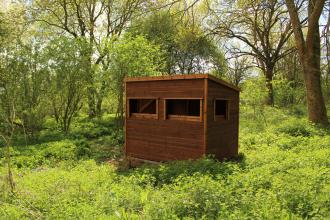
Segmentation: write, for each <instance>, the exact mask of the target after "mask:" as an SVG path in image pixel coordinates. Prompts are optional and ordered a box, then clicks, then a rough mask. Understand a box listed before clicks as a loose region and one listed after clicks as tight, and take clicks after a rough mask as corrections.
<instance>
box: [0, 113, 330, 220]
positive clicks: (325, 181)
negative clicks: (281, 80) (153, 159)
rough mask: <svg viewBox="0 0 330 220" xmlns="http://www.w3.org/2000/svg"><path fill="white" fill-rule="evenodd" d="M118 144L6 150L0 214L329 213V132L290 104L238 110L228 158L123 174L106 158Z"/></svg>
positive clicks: (117, 140) (85, 140) (81, 140)
mask: <svg viewBox="0 0 330 220" xmlns="http://www.w3.org/2000/svg"><path fill="white" fill-rule="evenodd" d="M91 127H92V126H91ZM78 130H79V129H78ZM76 132H78V131H76ZM78 133H79V132H78ZM81 133H83V132H81ZM87 133H89V132H87ZM121 144H122V132H118V133H116V131H114V130H112V129H109V130H106V134H102V135H96V136H93V137H86V135H76V139H72V138H67V139H63V140H57V141H55V140H52V141H49V142H44V143H40V144H36V145H29V146H27V147H26V146H25V147H24V146H20V147H13V148H12V154H13V155H12V157H13V158H12V159H13V165H14V171H13V172H14V180H15V185H16V189H15V193H14V194H11V193H9V191H8V186H7V184H6V181H5V168H4V167H2V168H1V169H0V170H1V171H0V172H1V175H0V176H1V178H2V179H1V180H0V219H31V218H32V219H34V218H40V219H78V218H79V219H329V218H330V184H329V183H330V135H329V131H328V130H327V129H323V128H318V127H316V126H314V125H311V124H309V123H308V122H307V120H306V119H305V118H303V117H302V116H300V115H299V114H297V113H296V112H295V110H292V109H291V110H281V109H276V108H271V109H265V110H264V112H263V114H262V115H256V114H255V113H254V112H253V111H252V110H251V109H244V108H242V110H241V121H240V155H239V157H238V158H237V160H234V161H223V162H219V161H216V160H215V159H213V158H212V156H210V157H206V158H203V159H200V160H197V161H176V162H172V163H168V164H161V165H145V166H142V167H139V168H136V169H130V170H123V169H118V167H115V166H114V165H112V164H110V163H108V162H106V158H118V157H120V153H118V152H120V148H121ZM94 148H97V149H98V150H96V149H94ZM114 149H118V150H114ZM1 156H3V155H1ZM31 158H33V159H31ZM100 158H103V159H104V160H100ZM100 161H105V162H100Z"/></svg>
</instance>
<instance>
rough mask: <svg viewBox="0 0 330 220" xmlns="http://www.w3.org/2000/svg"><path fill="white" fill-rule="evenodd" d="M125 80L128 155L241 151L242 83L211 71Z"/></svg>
mask: <svg viewBox="0 0 330 220" xmlns="http://www.w3.org/2000/svg"><path fill="white" fill-rule="evenodd" d="M125 83H126V85H125V86H126V116H125V153H126V156H127V157H128V158H129V159H134V160H145V161H170V160H186V159H196V158H200V157H202V156H204V155H209V154H211V155H215V157H216V158H217V159H223V158H231V157H233V156H236V155H237V153H238V119H239V89H238V88H237V87H235V86H233V85H231V84H229V83H227V82H225V81H223V80H220V79H218V78H215V77H214V76H211V75H207V74H194V75H173V76H159V77H136V78H127V79H126V81H125Z"/></svg>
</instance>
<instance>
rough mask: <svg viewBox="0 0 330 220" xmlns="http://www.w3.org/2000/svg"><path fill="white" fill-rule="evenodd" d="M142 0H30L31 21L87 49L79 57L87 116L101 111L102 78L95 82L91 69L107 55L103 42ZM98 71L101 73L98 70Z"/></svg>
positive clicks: (117, 32)
mask: <svg viewBox="0 0 330 220" xmlns="http://www.w3.org/2000/svg"><path fill="white" fill-rule="evenodd" d="M144 3H145V0H123V1H119V0H92V1H90V0H55V1H51V0H46V1H45V0H37V1H33V5H32V7H31V12H32V14H33V17H34V20H35V21H39V22H41V23H42V24H43V25H44V27H45V28H48V29H52V30H55V32H57V33H60V34H62V35H63V33H65V35H67V36H69V37H71V38H75V39H80V40H81V41H84V42H85V43H84V45H85V46H86V47H87V49H84V50H83V51H82V52H83V53H81V56H85V57H86V62H87V63H88V65H86V69H85V73H86V75H87V79H88V87H87V90H88V107H89V112H88V114H89V116H90V117H94V116H96V115H98V114H100V113H101V106H102V100H103V98H104V96H103V94H105V92H104V91H103V89H105V88H107V86H102V85H103V84H104V83H106V82H105V81H102V82H101V83H96V82H97V80H98V79H97V78H98V76H97V75H96V74H97V73H100V72H95V69H96V68H97V67H95V66H98V65H102V61H103V60H104V57H106V56H107V54H108V52H109V51H108V48H107V44H108V42H110V41H113V40H115V39H117V38H118V37H119V36H120V35H121V33H122V32H123V30H124V29H125V28H126V26H127V25H128V24H129V23H130V20H131V18H132V16H133V15H134V14H135V13H136V12H137V11H138V10H139V9H142V7H143V5H144ZM101 74H102V73H101Z"/></svg>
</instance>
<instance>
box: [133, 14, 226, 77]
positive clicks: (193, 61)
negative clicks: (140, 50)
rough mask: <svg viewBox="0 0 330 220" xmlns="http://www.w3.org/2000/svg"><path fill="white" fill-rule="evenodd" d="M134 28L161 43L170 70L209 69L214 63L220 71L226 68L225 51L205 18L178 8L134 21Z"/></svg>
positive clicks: (135, 33)
mask: <svg viewBox="0 0 330 220" xmlns="http://www.w3.org/2000/svg"><path fill="white" fill-rule="evenodd" d="M130 32H131V33H132V34H133V35H143V36H145V38H147V39H148V40H150V41H152V42H154V43H156V44H158V45H160V47H161V49H162V50H163V51H164V52H165V54H164V55H165V64H166V65H165V67H164V69H163V70H160V71H162V72H165V73H167V74H174V73H181V74H191V73H205V72H208V71H209V69H210V67H211V68H213V69H215V70H216V71H217V72H222V71H224V69H225V66H226V62H225V59H224V55H223V53H222V51H221V50H220V49H219V48H218V47H217V46H216V44H215V42H214V41H213V40H212V39H211V38H209V37H208V36H206V34H205V33H204V32H203V30H202V27H201V22H200V21H198V20H197V19H196V18H195V17H191V16H188V15H185V14H184V12H182V11H178V10H161V11H157V12H154V13H152V14H150V15H149V16H147V17H143V18H141V19H139V20H137V21H135V22H133V25H132V27H131V28H130Z"/></svg>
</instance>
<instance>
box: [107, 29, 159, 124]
mask: <svg viewBox="0 0 330 220" xmlns="http://www.w3.org/2000/svg"><path fill="white" fill-rule="evenodd" d="M110 47H111V49H110V51H112V52H111V54H110V60H111V63H110V70H111V72H112V79H111V81H112V82H113V88H114V91H115V93H116V95H117V99H118V108H117V112H116V115H117V119H118V122H119V126H122V125H123V118H124V108H123V107H124V104H123V98H124V79H125V77H127V76H150V75H158V74H160V72H159V71H158V70H159V69H161V68H162V57H163V55H162V53H161V50H160V48H159V46H157V45H154V44H152V43H150V42H149V41H148V40H147V39H145V38H144V37H143V36H136V37H132V36H129V35H126V36H125V37H124V38H122V39H120V40H119V41H117V42H115V43H114V44H113V45H110Z"/></svg>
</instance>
